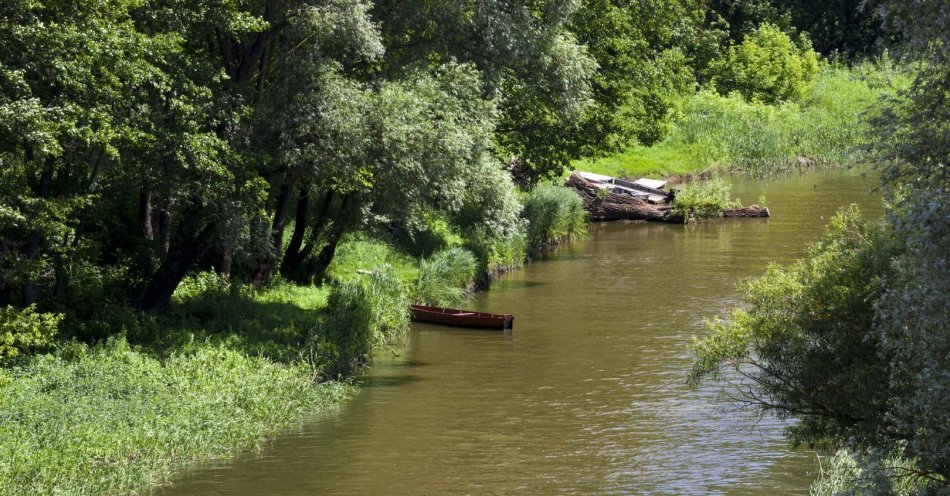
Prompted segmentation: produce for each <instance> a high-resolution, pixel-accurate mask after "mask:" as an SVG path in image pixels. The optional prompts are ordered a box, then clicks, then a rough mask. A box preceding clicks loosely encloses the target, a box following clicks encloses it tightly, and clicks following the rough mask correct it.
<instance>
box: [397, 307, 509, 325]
mask: <svg viewBox="0 0 950 496" xmlns="http://www.w3.org/2000/svg"><path fill="white" fill-rule="evenodd" d="M409 311H410V316H411V317H412V320H414V321H417V322H429V323H432V324H440V325H449V326H455V327H472V328H477V329H497V330H500V331H501V330H505V329H511V328H513V327H514V320H515V318H514V317H513V316H512V315H511V314H510V313H506V314H497V313H485V312H469V311H466V310H458V309H454V308H441V307H427V306H423V305H411V306H410V307H409Z"/></svg>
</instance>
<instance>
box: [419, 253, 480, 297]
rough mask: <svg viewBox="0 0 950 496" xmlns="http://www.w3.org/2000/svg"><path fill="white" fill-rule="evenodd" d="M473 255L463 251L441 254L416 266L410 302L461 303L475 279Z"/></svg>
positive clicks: (423, 260)
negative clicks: (411, 300)
mask: <svg viewBox="0 0 950 496" xmlns="http://www.w3.org/2000/svg"><path fill="white" fill-rule="evenodd" d="M475 268H476V265H475V255H473V254H472V252H470V251H468V250H466V249H464V248H450V249H448V250H442V251H440V252H438V253H436V254H435V255H433V256H432V257H431V258H429V259H422V260H421V261H420V262H419V278H418V279H417V280H416V282H415V285H414V287H413V294H412V299H413V300H414V301H416V302H417V303H420V304H425V305H438V306H446V305H454V304H458V303H461V302H462V301H464V300H465V295H466V291H465V288H466V287H467V286H468V285H469V284H471V283H472V281H473V279H474V278H475Z"/></svg>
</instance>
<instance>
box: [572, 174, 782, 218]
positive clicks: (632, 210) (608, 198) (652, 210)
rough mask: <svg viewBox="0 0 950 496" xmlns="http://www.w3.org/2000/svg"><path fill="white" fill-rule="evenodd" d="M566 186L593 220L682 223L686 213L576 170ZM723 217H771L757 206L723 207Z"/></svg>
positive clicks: (764, 209)
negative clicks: (610, 187)
mask: <svg viewBox="0 0 950 496" xmlns="http://www.w3.org/2000/svg"><path fill="white" fill-rule="evenodd" d="M565 186H567V187H569V188H573V189H574V190H575V191H577V193H578V194H579V195H580V197H581V199H583V200H584V208H585V209H586V210H587V211H588V212H589V213H590V216H591V219H593V220H597V221H609V220H634V221H647V222H674V223H683V222H684V221H685V220H686V219H684V218H683V215H682V214H680V213H677V212H673V207H672V206H670V205H668V204H664V205H651V204H649V203H647V202H645V201H643V200H639V199H637V198H634V197H632V196H629V195H620V194H617V193H613V192H608V191H607V190H603V189H601V188H598V187H597V186H596V185H595V184H594V183H593V182H591V181H588V180H587V179H585V178H584V176H582V175H580V174H578V173H577V172H573V173H571V177H569V178H568V179H567V182H566V183H565ZM722 216H723V217H768V216H769V209H768V208H761V207H759V206H758V205H751V206H748V207H741V208H734V209H729V210H724V211H723V213H722Z"/></svg>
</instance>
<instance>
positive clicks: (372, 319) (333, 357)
mask: <svg viewBox="0 0 950 496" xmlns="http://www.w3.org/2000/svg"><path fill="white" fill-rule="evenodd" d="M408 328H409V305H408V299H407V296H406V290H405V287H404V286H403V284H402V283H401V282H400V281H399V279H397V278H396V276H395V275H393V269H392V267H390V266H386V265H384V266H382V267H380V268H378V269H377V270H376V271H375V272H374V273H373V274H372V275H370V276H368V277H367V278H366V279H365V280H364V281H346V282H342V283H340V284H338V285H337V286H334V287H333V289H331V290H330V294H329V296H328V297H327V310H326V324H325V328H324V332H325V338H326V340H327V341H326V344H327V345H328V349H327V350H326V351H327V353H328V354H329V355H330V356H329V360H330V363H329V364H328V368H327V371H326V374H327V375H329V376H330V377H337V376H346V375H352V374H354V373H355V372H356V371H358V370H359V368H360V367H361V366H363V365H365V364H366V362H367V360H368V359H369V355H370V352H372V351H373V349H374V348H376V347H379V346H382V345H391V344H393V343H395V342H396V340H397V338H399V337H400V336H402V335H403V334H404V333H405V331H406V330H407V329H408ZM315 346H318V347H319V346H320V343H319V342H318V343H316V344H315Z"/></svg>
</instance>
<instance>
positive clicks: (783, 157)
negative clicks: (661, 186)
mask: <svg viewBox="0 0 950 496" xmlns="http://www.w3.org/2000/svg"><path fill="white" fill-rule="evenodd" d="M908 83H909V79H908V77H907V76H906V74H904V73H903V72H902V71H900V70H899V69H898V68H897V67H895V66H894V65H893V64H891V63H890V62H888V61H886V60H885V61H879V62H877V63H865V64H862V65H859V66H856V67H854V68H850V69H849V68H844V67H837V66H827V67H825V68H823V69H822V70H821V72H820V73H819V74H818V76H817V77H816V78H815V79H814V81H812V82H811V84H810V86H809V87H808V90H807V92H806V94H805V96H804V97H803V98H802V99H801V100H800V101H798V102H785V103H780V104H778V105H768V104H765V103H760V102H754V101H753V102H749V101H746V100H744V99H743V98H742V96H741V95H739V94H737V93H733V94H731V95H727V96H723V95H719V94H717V93H716V92H715V91H712V90H702V91H700V92H698V93H696V94H693V95H689V96H686V97H681V98H679V99H677V100H676V101H674V102H673V112H671V117H670V126H669V128H670V130H669V133H668V134H667V136H666V137H665V138H664V139H663V140H662V141H661V142H659V143H657V144H655V145H653V146H650V147H645V146H633V147H631V148H629V149H627V150H626V151H624V152H623V153H619V154H616V155H612V156H608V157H604V158H599V159H594V160H579V161H577V162H575V163H574V164H573V165H574V168H575V169H580V170H587V171H591V172H596V173H600V174H606V175H611V176H615V177H639V176H662V177H665V176H673V175H689V174H698V173H702V172H706V171H710V172H744V173H752V174H757V175H767V174H771V173H779V172H787V171H793V170H798V169H802V168H807V167H813V166H816V165H817V166H820V165H828V164H849V163H855V162H858V161H860V160H861V159H862V158H863V154H862V153H861V151H860V149H861V147H863V146H864V145H867V144H868V142H869V140H871V139H873V137H872V136H871V134H870V131H871V128H870V125H869V119H870V117H871V116H872V115H873V113H874V112H875V109H876V108H877V107H878V102H879V100H880V98H881V97H883V96H886V95H892V94H894V93H895V92H896V90H897V89H898V88H903V87H906V86H907V85H908Z"/></svg>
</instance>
